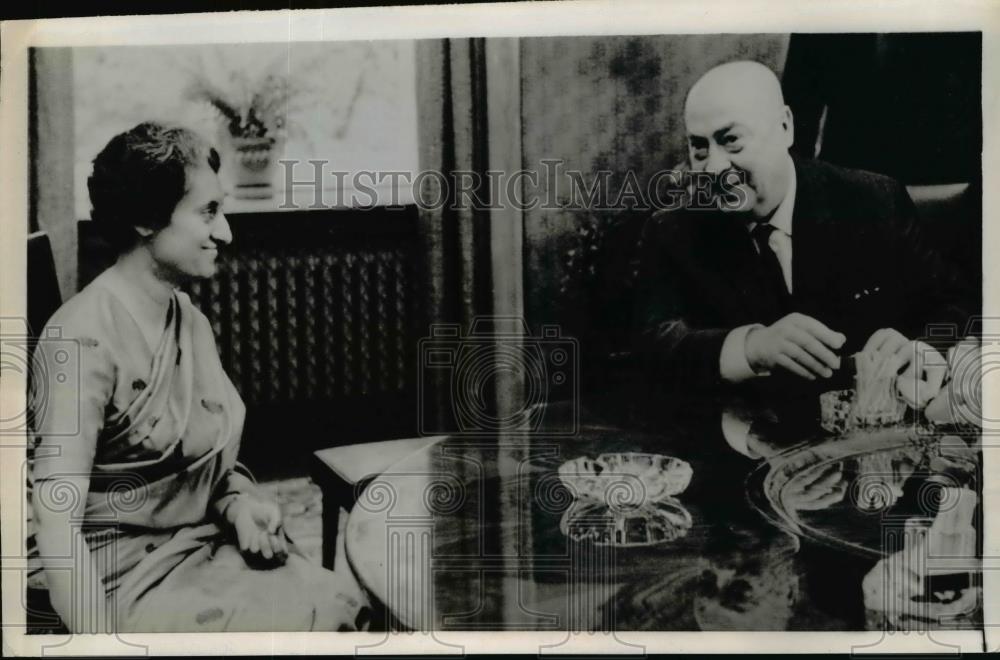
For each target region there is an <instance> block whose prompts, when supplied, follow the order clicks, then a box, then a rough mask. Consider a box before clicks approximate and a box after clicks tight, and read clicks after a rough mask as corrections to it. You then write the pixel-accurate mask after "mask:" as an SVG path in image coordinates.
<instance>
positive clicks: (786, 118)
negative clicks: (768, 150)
mask: <svg viewBox="0 0 1000 660" xmlns="http://www.w3.org/2000/svg"><path fill="white" fill-rule="evenodd" d="M781 128H782V131H783V132H784V134H785V136H786V140H785V141H786V144H785V146H786V147H787V148H789V149H791V147H792V145H793V144H795V118H794V117H792V109H791V108H789V107H788V106H787V105H786V106H785V109H784V111H783V113H782V116H781Z"/></svg>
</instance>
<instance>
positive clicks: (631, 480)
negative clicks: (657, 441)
mask: <svg viewBox="0 0 1000 660" xmlns="http://www.w3.org/2000/svg"><path fill="white" fill-rule="evenodd" d="M692 474H693V472H692V470H691V465H690V464H689V463H687V462H686V461H682V460H681V459H679V458H674V457H673V456H663V455H661V454H641V453H630V452H627V453H611V454H601V455H600V456H598V457H597V458H596V459H591V458H589V457H587V456H582V457H580V458H576V459H573V460H571V461H567V462H566V463H563V464H562V465H561V466H559V478H560V479H561V480H562V482H563V484H564V485H565V486H566V488H568V489H569V491H570V492H571V493H573V495H574V497H576V498H579V499H586V500H591V501H596V502H602V503H604V504H607V505H610V506H615V507H618V508H622V507H629V506H632V507H638V506H642V505H644V504H647V503H650V502H656V501H658V500H661V499H663V498H666V497H670V496H672V495H677V494H679V493H681V492H683V491H684V489H685V488H687V487H688V484H690V483H691V476H692Z"/></svg>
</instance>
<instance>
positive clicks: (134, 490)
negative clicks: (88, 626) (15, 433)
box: [29, 268, 367, 632]
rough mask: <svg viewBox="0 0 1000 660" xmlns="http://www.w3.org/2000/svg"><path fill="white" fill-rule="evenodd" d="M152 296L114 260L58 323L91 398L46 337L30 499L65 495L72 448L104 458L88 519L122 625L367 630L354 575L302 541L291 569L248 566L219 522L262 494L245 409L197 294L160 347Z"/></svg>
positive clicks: (175, 314)
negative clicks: (150, 320)
mask: <svg viewBox="0 0 1000 660" xmlns="http://www.w3.org/2000/svg"><path fill="white" fill-rule="evenodd" d="M143 295H146V294H144V293H142V292H141V291H140V290H139V289H138V288H137V287H136V286H135V285H133V284H131V283H129V282H127V281H126V280H125V279H124V278H123V277H122V276H121V275H119V274H118V272H117V271H116V270H115V269H114V268H112V269H109V270H107V271H105V272H104V273H102V274H101V275H100V276H99V277H98V278H97V279H95V280H94V282H93V283H91V284H90V285H89V286H88V287H86V288H85V289H84V290H83V291H81V292H80V293H79V294H78V295H77V296H75V297H74V298H72V299H71V300H70V301H68V302H67V303H66V304H65V305H64V306H63V307H62V308H61V309H60V310H59V311H58V312H57V313H56V315H55V316H54V317H53V318H52V320H51V321H49V324H48V326H47V328H49V329H52V330H56V331H59V332H61V334H62V338H63V340H69V341H68V342H64V343H63V344H61V346H64V347H66V346H69V347H70V349H71V350H70V353H72V352H73V351H74V350H75V351H78V353H79V359H78V360H77V359H76V358H75V357H74V358H73V359H72V360H71V361H70V363H69V364H70V367H69V372H68V375H69V379H68V380H69V381H70V382H71V383H72V382H73V381H75V380H76V378H77V376H78V377H79V394H77V393H76V392H71V391H69V389H67V388H64V389H62V390H60V389H59V384H61V383H63V382H64V381H65V380H66V379H65V378H64V379H63V381H56V380H55V378H56V377H58V372H60V370H61V371H62V372H66V371H67V368H66V367H65V363H63V364H60V363H58V361H57V360H58V358H56V357H54V356H55V353H57V352H58V351H55V350H52V347H54V346H55V345H56V343H55V342H51V343H50V344H49V345H46V342H42V343H41V344H40V346H39V351H40V353H42V356H41V357H42V359H40V360H36V363H37V364H38V365H40V366H41V367H42V368H37V367H36V373H35V378H36V382H38V383H40V386H41V387H45V388H46V393H47V397H46V400H45V405H44V410H39V411H36V414H37V415H38V417H39V419H38V435H39V438H40V442H39V443H38V444H37V445H36V446H35V447H34V450H33V452H32V456H31V457H30V458H31V460H30V465H31V469H30V477H29V482H30V484H31V485H30V489H29V501H30V500H32V499H33V500H34V502H33V504H34V506H35V507H36V508H37V507H39V506H50V505H53V504H50V502H51V503H57V502H58V501H59V499H60V495H59V490H58V489H59V474H58V473H59V469H60V468H59V465H60V457H63V458H65V456H66V453H67V452H84V458H86V457H87V456H89V457H92V460H91V461H89V462H90V463H92V465H93V468H92V472H91V479H90V489H89V492H87V493H86V509H85V516H84V521H83V525H82V529H83V535H84V538H85V540H86V543H87V544H88V546H89V547H90V550H91V553H92V554H93V555H94V557H95V558H96V562H97V566H98V567H99V575H101V576H102V579H103V582H104V586H105V590H106V592H107V595H108V598H109V599H113V605H114V611H115V612H116V616H117V620H116V625H115V627H116V629H117V630H118V631H119V632H211V631H310V630H353V629H356V628H357V627H358V626H359V625H361V624H360V623H359V621H360V619H361V618H362V617H363V616H364V615H365V614H366V612H367V608H366V607H365V606H364V596H363V595H362V593H361V591H360V589H359V588H358V586H357V584H356V582H355V581H354V579H353V577H352V576H349V575H341V574H339V573H334V572H333V571H328V570H326V569H324V568H322V567H321V566H318V565H315V564H313V563H311V562H309V561H308V560H307V559H306V558H305V556H304V555H303V554H302V553H301V552H299V551H298V550H297V549H296V548H295V546H294V543H290V544H289V546H290V548H291V550H290V553H289V556H288V559H287V561H286V562H285V563H284V564H283V565H280V566H277V567H272V568H264V567H252V566H249V565H248V564H247V562H246V561H245V560H244V557H243V555H242V554H241V553H240V551H239V548H238V547H237V546H236V545H235V538H234V535H233V534H231V533H230V532H228V531H225V530H224V529H223V528H221V527H220V526H219V524H217V522H218V521H221V516H220V513H221V511H222V510H223V508H224V507H225V505H226V504H227V503H228V501H229V500H230V499H231V498H235V497H240V496H243V495H246V496H250V497H255V496H259V494H258V493H257V492H256V489H255V488H254V485H253V483H252V481H251V480H249V479H248V478H247V477H246V476H245V475H244V474H241V467H240V466H239V464H238V463H237V461H236V456H237V453H238V451H239V447H240V436H241V434H242V430H243V421H244V415H245V407H244V405H243V402H242V401H241V399H240V397H239V394H238V393H237V392H236V389H235V388H234V387H233V384H232V382H231V381H230V380H229V378H228V377H227V376H226V374H225V372H224V371H223V369H222V365H221V363H220V361H219V356H218V352H217V349H216V346H215V339H214V336H213V334H212V329H211V327H210V325H209V323H208V321H207V319H206V318H205V317H204V315H203V314H201V312H200V311H198V310H197V309H196V308H195V307H194V306H193V305H192V304H191V302H190V300H189V299H188V297H187V296H186V295H185V294H184V293H181V292H175V293H174V295H173V297H172V299H171V301H170V306H169V311H168V312H167V319H166V324H165V327H164V329H163V333H162V335H161V337H160V340H159V344H158V345H157V346H155V347H154V348H152V350H151V347H150V345H149V343H148V341H147V339H146V338H145V337H144V336H143V334H142V331H141V330H140V325H139V324H138V323H137V321H136V318H137V316H135V311H136V309H137V305H139V304H140V303H141V302H142V298H141V296H143ZM146 302H147V304H148V298H147V299H146ZM43 336H50V335H43ZM75 365H78V368H77V367H76V366H75ZM74 371H76V372H78V373H73V372H74ZM64 483H65V482H64ZM63 497H64V496H63ZM29 532H30V530H29ZM33 545H34V544H33V543H32V542H31V540H29V558H30V561H31V562H32V563H33V565H34V566H35V567H36V569H37V568H39V567H40V563H38V557H37V548H34V547H33ZM43 576H44V574H43V572H42V571H41V570H36V572H35V578H36V579H37V578H39V577H43ZM29 584H30V582H29Z"/></svg>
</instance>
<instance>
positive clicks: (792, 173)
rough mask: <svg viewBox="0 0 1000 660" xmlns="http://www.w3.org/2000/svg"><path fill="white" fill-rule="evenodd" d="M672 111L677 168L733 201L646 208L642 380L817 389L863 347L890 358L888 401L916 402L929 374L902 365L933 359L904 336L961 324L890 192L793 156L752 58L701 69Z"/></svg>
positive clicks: (777, 94)
mask: <svg viewBox="0 0 1000 660" xmlns="http://www.w3.org/2000/svg"><path fill="white" fill-rule="evenodd" d="M684 120H685V125H686V129H687V137H688V155H689V160H690V162H689V165H690V168H691V169H692V170H693V171H698V172H712V173H715V174H725V173H736V175H738V176H739V177H742V179H741V180H742V183H740V184H739V185H737V186H736V187H735V188H731V189H730V192H736V193H737V194H736V195H734V196H732V197H731V199H732V200H735V201H736V202H737V203H735V204H734V203H731V202H730V203H726V204H720V205H719V207H718V208H717V209H715V210H697V209H694V208H687V209H682V210H678V211H669V210H667V211H662V212H660V213H658V214H657V217H656V218H655V222H654V223H651V225H650V227H651V228H650V230H649V234H648V235H647V236H646V240H644V242H643V250H644V254H643V257H642V271H641V277H640V278H639V300H640V314H641V317H640V324H641V331H640V333H639V334H640V339H639V341H640V347H641V350H642V352H643V354H644V356H645V357H646V358H647V359H646V361H645V362H646V364H647V365H649V366H650V367H651V368H652V370H653V373H654V374H655V376H656V378H658V379H660V380H662V381H663V382H665V383H667V384H669V385H673V386H679V387H682V388H685V389H690V388H696V389H697V388H712V387H718V386H724V385H726V384H738V383H744V382H748V381H751V382H758V383H761V384H762V386H763V387H764V388H765V389H772V388H774V387H779V388H781V389H783V390H785V391H788V389H787V388H788V387H790V388H791V389H792V391H816V390H817V389H819V390H822V389H833V388H834V387H836V386H842V385H843V384H844V383H843V381H842V380H838V379H839V378H841V376H842V374H843V372H841V371H840V368H841V365H842V361H843V360H844V358H845V356H848V355H851V354H852V353H854V352H857V351H859V350H861V349H862V348H870V349H873V350H877V351H879V352H880V354H881V355H882V356H883V357H885V358H886V359H892V360H893V361H894V363H895V366H896V368H897V369H898V370H901V371H902V370H904V368H905V371H903V375H902V376H901V382H907V383H912V387H904V388H902V389H903V390H905V393H904V396H905V395H907V394H909V395H910V397H911V398H912V399H914V401H913V403H915V404H918V405H923V404H925V403H926V402H927V401H928V400H929V399H930V398H931V397H933V396H934V394H936V392H937V388H939V387H940V376H941V374H940V371H939V370H931V369H927V368H925V365H924V364H923V363H922V362H921V360H920V359H914V355H917V356H918V358H922V357H926V356H931V355H932V354H936V351H934V349H931V348H930V347H929V346H926V345H925V344H920V345H918V344H915V343H914V340H916V339H917V338H919V337H922V336H924V334H925V332H926V327H927V324H928V323H948V322H955V323H961V324H963V326H964V323H965V319H966V315H965V314H964V312H963V311H962V310H960V309H958V308H956V307H954V306H953V305H952V304H951V303H952V301H955V300H958V299H959V298H958V297H957V296H955V295H954V292H951V291H949V286H950V278H949V277H947V276H946V273H945V270H944V267H943V266H942V265H941V264H940V262H939V261H938V260H937V259H936V258H935V255H934V254H933V252H932V251H931V250H928V249H927V247H926V246H925V245H924V244H923V243H922V242H921V239H920V237H919V227H918V224H917V221H916V217H915V213H914V207H913V203H912V201H911V200H910V198H909V196H908V195H907V193H906V190H905V188H903V186H902V185H900V184H899V183H897V182H896V181H894V180H892V179H890V178H888V177H885V176H881V175H878V174H873V173H870V172H863V171H857V170H848V169H843V168H839V167H835V166H833V165H829V164H826V163H822V162H819V161H800V160H795V159H793V158H792V156H791V155H790V154H789V148H790V147H791V146H792V143H793V141H794V130H793V121H792V113H791V110H790V109H789V108H788V106H786V105H785V103H784V100H783V98H782V93H781V85H780V83H779V82H778V79H777V77H776V76H775V75H774V73H773V72H772V71H771V70H770V69H768V68H767V67H766V66H764V65H762V64H759V63H757V62H742V61H741V62H731V63H727V64H723V65H721V66H718V67H715V68H713V69H711V70H710V71H708V72H707V73H706V74H705V75H703V76H702V77H701V78H700V79H699V80H698V81H697V82H696V83H695V84H694V86H693V87H692V88H691V90H690V91H689V93H688V96H687V99H686V103H685V109H684ZM727 176H730V175H728V174H727ZM915 349H919V350H915ZM938 357H939V358H940V359H939V360H938V361H940V362H941V363H943V362H944V359H943V358H941V357H940V356H938ZM931 362H935V360H933V359H932V360H931ZM803 385H805V386H806V387H803Z"/></svg>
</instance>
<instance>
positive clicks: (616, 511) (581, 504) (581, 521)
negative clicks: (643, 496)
mask: <svg viewBox="0 0 1000 660" xmlns="http://www.w3.org/2000/svg"><path fill="white" fill-rule="evenodd" d="M691 525H692V520H691V514H690V513H688V511H687V509H685V508H684V507H683V506H681V504H680V502H678V501H677V500H675V499H672V498H667V499H664V500H661V501H659V502H650V503H647V504H643V505H641V506H637V507H631V508H625V509H623V508H619V507H615V506H609V505H607V504H605V503H604V502H597V501H593V500H577V501H576V502H574V503H573V504H572V506H570V508H568V509H567V510H566V512H565V513H563V517H562V520H561V521H560V522H559V530H560V531H561V532H562V533H563V534H564V535H566V536H568V537H569V538H571V539H573V540H574V541H580V542H591V543H593V544H594V545H610V546H615V547H624V548H627V547H635V546H644V545H653V544H656V543H665V542H668V541H675V540H677V539H679V538H682V537H684V536H686V535H687V533H688V530H690V529H691Z"/></svg>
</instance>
